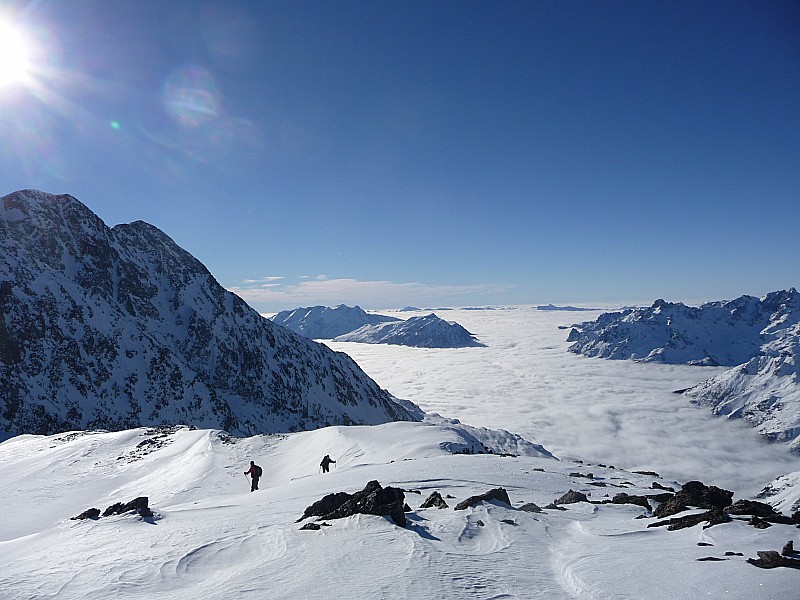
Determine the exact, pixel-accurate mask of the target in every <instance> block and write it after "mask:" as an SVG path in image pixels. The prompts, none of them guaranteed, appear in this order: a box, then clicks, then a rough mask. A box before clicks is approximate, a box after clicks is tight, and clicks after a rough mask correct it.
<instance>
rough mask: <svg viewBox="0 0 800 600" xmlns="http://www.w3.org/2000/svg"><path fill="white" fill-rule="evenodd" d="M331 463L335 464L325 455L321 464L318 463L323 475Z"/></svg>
mask: <svg viewBox="0 0 800 600" xmlns="http://www.w3.org/2000/svg"><path fill="white" fill-rule="evenodd" d="M331 463H336V461H335V460H333V459H332V458H331V457H330V456H328V455H327V454H326V455H325V458H323V459H322V462H321V463H319V464H320V466H321V467H322V472H323V473H327V472H328V468H329V467H330V465H331Z"/></svg>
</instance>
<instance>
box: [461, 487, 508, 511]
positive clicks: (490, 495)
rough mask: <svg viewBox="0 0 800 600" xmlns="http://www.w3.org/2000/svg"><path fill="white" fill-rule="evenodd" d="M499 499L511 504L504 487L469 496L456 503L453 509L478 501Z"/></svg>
mask: <svg viewBox="0 0 800 600" xmlns="http://www.w3.org/2000/svg"><path fill="white" fill-rule="evenodd" d="M492 501H499V502H503V503H505V504H508V505H509V506H511V500H509V499H508V492H506V490H505V489H504V488H494V489H492V490H489V491H488V492H485V493H483V494H480V495H478V496H470V497H469V498H467V499H466V500H464V501H462V502H459V503H458V504H456V506H455V509H454V510H466V509H467V508H469V507H470V506H474V505H476V504H477V503H478V502H492Z"/></svg>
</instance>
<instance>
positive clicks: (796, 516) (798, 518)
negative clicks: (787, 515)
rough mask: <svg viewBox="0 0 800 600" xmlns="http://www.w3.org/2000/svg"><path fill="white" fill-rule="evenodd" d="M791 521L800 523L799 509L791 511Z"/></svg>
mask: <svg viewBox="0 0 800 600" xmlns="http://www.w3.org/2000/svg"><path fill="white" fill-rule="evenodd" d="M791 518H792V523H795V524H797V525H800V510H797V511H795V512H793V513H792V517H791Z"/></svg>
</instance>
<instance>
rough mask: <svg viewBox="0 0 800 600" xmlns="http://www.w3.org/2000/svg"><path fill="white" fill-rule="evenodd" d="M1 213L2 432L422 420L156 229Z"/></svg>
mask: <svg viewBox="0 0 800 600" xmlns="http://www.w3.org/2000/svg"><path fill="white" fill-rule="evenodd" d="M0 206H2V210H1V211H0V249H1V250H2V252H1V253H0V309H2V313H1V314H2V318H0V429H2V430H7V431H10V432H16V433H25V432H27V433H53V432H58V431H66V430H71V429H97V428H103V429H125V428H130V427H137V426H141V425H158V424H168V423H173V424H174V423H188V424H193V425H196V426H202V427H218V428H223V429H226V430H228V431H230V432H233V433H238V434H254V433H265V432H277V431H293V430H300V429H310V428H315V427H320V426H324V425H329V424H353V423H364V424H374V423H384V422H387V421H392V420H398V419H413V418H419V416H420V415H419V413H418V411H416V414H415V411H414V410H413V409H411V410H407V409H406V408H403V407H401V406H400V405H399V404H397V403H395V402H394V401H393V399H392V397H391V395H390V394H389V393H388V392H386V391H385V390H382V389H380V388H379V387H378V385H377V384H376V383H375V382H374V381H372V380H371V379H370V378H369V377H367V376H366V375H365V374H364V373H363V372H362V371H361V369H359V367H358V366H357V365H356V364H355V362H353V360H351V359H350V358H349V357H348V356H346V355H345V354H342V353H337V352H332V351H330V350H329V349H328V348H327V347H325V346H322V345H320V344H317V343H315V342H312V341H311V340H307V339H305V338H302V337H299V336H297V335H295V334H294V333H292V332H290V331H288V330H286V329H284V328H282V327H278V326H276V325H274V324H273V323H272V322H270V321H269V320H267V319H265V318H263V317H261V316H260V315H259V314H258V313H257V312H256V311H255V310H253V309H251V308H250V307H249V306H248V305H247V304H245V302H244V301H243V300H241V299H240V298H239V297H238V296H235V295H234V294H232V293H230V292H228V291H226V290H225V289H223V288H222V287H221V286H220V285H219V284H218V283H217V281H216V280H215V279H214V277H213V276H212V275H211V273H209V271H208V270H207V269H206V268H205V267H204V266H203V265H202V264H201V263H200V262H199V261H198V260H196V259H195V258H194V257H192V256H191V255H190V254H189V253H187V252H186V251H185V250H183V249H181V248H180V247H178V246H177V245H176V244H175V242H173V241H172V240H171V239H170V238H169V237H168V236H167V235H165V234H164V233H163V232H161V231H160V230H158V229H157V228H156V227H153V226H152V225H148V224H147V223H144V222H141V221H137V222H134V223H130V224H127V225H118V226H116V227H114V228H108V227H106V225H105V224H104V223H103V222H102V221H101V220H100V219H99V218H98V217H97V216H96V215H95V214H94V213H92V212H91V211H90V210H89V209H88V208H87V207H85V206H84V205H83V204H81V203H80V202H79V201H77V200H76V199H75V198H73V197H71V196H53V195H50V194H45V193H42V192H36V191H30V190H29V191H24V192H17V193H14V194H10V195H8V196H5V197H4V198H2V200H1V201H0ZM407 406H408V405H407Z"/></svg>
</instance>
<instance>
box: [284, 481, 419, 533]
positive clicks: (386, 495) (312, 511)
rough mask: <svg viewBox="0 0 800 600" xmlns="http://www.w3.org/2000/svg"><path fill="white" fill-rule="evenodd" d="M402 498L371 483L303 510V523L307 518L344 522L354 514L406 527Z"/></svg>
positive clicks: (398, 492)
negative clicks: (384, 518)
mask: <svg viewBox="0 0 800 600" xmlns="http://www.w3.org/2000/svg"><path fill="white" fill-rule="evenodd" d="M404 506H405V494H403V490H401V489H400V488H395V487H385V488H384V487H381V484H380V483H378V482H377V481H374V480H373V481H370V482H369V483H367V485H366V486H365V487H364V489H363V490H361V491H359V492H356V493H354V494H348V493H347V492H338V493H335V494H328V495H327V496H325V497H323V498H322V499H321V500H318V501H317V502H315V503H314V504H312V505H311V506H309V507H308V508H306V510H305V512H304V513H303V516H302V517H300V519H298V522H299V521H302V520H303V519H307V518H309V517H319V518H320V519H343V518H345V517H350V516H353V515H355V514H365V515H377V516H388V517H390V518H391V519H392V520H393V521H394V522H395V523H396V524H397V525H399V526H400V527H405V526H406V516H405V514H404Z"/></svg>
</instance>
